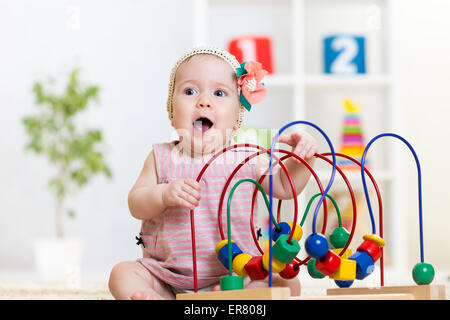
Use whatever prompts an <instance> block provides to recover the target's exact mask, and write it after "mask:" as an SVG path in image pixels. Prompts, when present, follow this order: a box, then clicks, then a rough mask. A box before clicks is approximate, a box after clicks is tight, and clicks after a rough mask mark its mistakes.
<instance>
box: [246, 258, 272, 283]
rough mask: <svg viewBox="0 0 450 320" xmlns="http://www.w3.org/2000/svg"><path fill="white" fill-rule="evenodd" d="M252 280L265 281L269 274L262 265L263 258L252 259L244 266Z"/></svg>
mask: <svg viewBox="0 0 450 320" xmlns="http://www.w3.org/2000/svg"><path fill="white" fill-rule="evenodd" d="M244 269H245V271H247V274H248V276H249V277H250V279H251V280H263V279H265V278H266V277H267V275H268V274H269V273H268V272H267V271H266V270H264V268H263V265H262V256H256V257H252V258H251V259H250V260H249V261H248V262H247V263H246V264H245V266H244Z"/></svg>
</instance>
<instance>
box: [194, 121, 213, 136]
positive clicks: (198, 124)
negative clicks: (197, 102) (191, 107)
mask: <svg viewBox="0 0 450 320" xmlns="http://www.w3.org/2000/svg"><path fill="white" fill-rule="evenodd" d="M193 125H194V129H195V130H199V131H201V132H202V133H205V132H206V131H208V130H209V129H211V127H212V126H213V122H212V121H211V120H209V119H208V118H204V117H201V118H198V119H197V120H195V121H194V123H193Z"/></svg>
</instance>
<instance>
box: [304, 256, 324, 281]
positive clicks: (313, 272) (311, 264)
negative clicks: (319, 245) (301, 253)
mask: <svg viewBox="0 0 450 320" xmlns="http://www.w3.org/2000/svg"><path fill="white" fill-rule="evenodd" d="M308 273H309V275H310V276H311V278H314V279H322V278H325V276H324V275H323V274H321V273H320V272H319V270H317V269H316V259H314V258H311V259H309V261H308Z"/></svg>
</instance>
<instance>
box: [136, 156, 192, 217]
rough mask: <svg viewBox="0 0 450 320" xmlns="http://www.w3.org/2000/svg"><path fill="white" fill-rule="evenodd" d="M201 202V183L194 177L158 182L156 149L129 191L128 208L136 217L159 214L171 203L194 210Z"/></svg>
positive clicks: (171, 204)
mask: <svg viewBox="0 0 450 320" xmlns="http://www.w3.org/2000/svg"><path fill="white" fill-rule="evenodd" d="M199 201H200V184H199V183H198V182H197V181H195V180H193V179H177V180H174V181H172V182H170V183H162V184H158V182H157V176H156V168H155V156H154V152H153V151H152V152H150V154H149V155H148V157H147V159H146V160H145V163H144V167H143V168H142V171H141V173H140V175H139V177H138V179H137V181H136V183H135V184H134V186H133V188H131V190H130V193H129V194H128V207H129V208H130V212H131V215H132V216H133V217H135V218H136V219H140V220H147V219H151V218H153V217H156V216H157V215H159V214H160V213H162V212H163V211H164V210H165V209H166V208H167V207H169V206H183V207H186V208H188V209H194V208H195V207H196V206H197V205H198V203H199Z"/></svg>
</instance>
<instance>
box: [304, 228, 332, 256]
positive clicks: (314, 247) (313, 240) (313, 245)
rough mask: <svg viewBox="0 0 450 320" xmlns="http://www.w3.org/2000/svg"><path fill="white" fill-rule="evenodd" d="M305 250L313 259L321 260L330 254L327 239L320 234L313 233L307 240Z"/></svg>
mask: <svg viewBox="0 0 450 320" xmlns="http://www.w3.org/2000/svg"><path fill="white" fill-rule="evenodd" d="M305 249H306V252H307V253H308V254H309V255H310V256H311V257H312V258H315V259H321V258H323V257H325V255H326V254H327V252H328V241H327V238H326V237H325V236H323V235H321V234H320V233H313V234H311V235H310V236H308V238H306V241H305Z"/></svg>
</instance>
